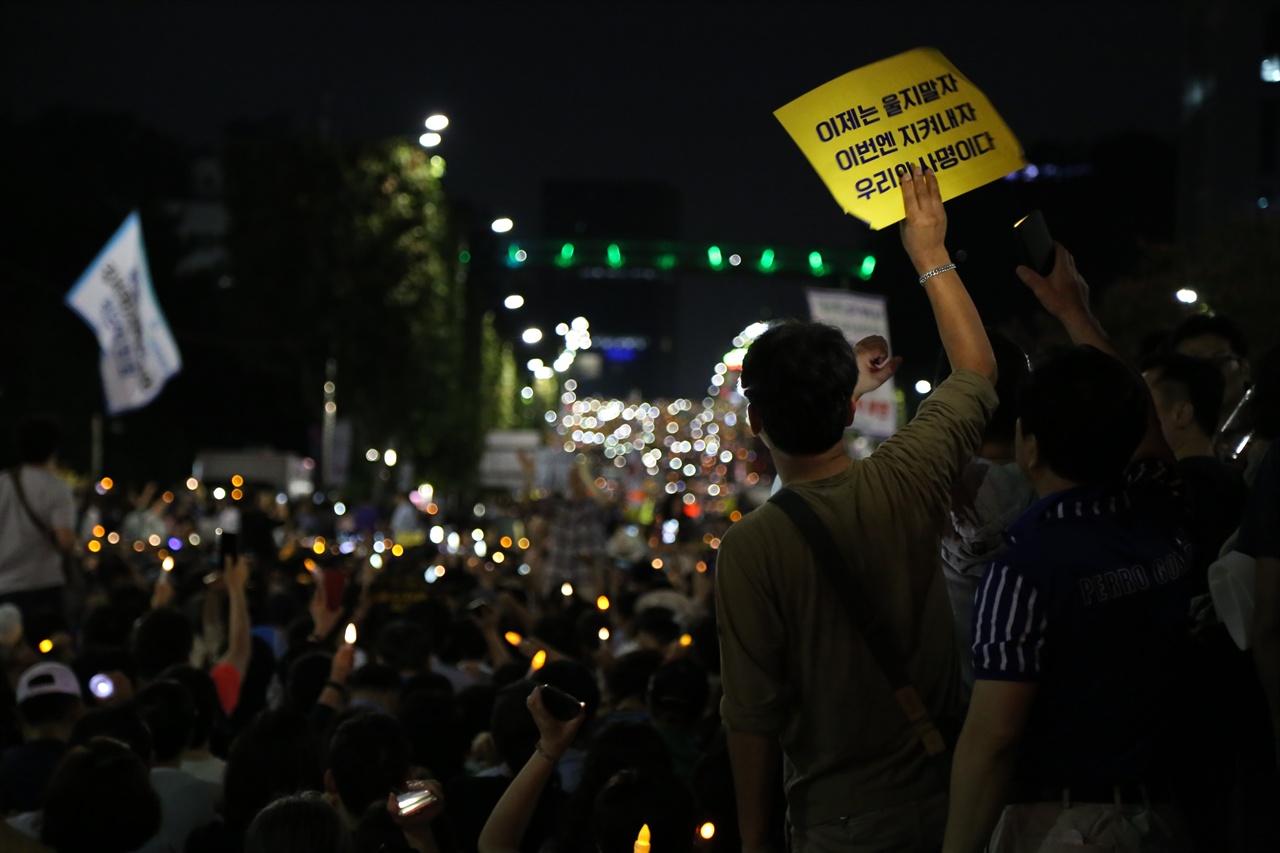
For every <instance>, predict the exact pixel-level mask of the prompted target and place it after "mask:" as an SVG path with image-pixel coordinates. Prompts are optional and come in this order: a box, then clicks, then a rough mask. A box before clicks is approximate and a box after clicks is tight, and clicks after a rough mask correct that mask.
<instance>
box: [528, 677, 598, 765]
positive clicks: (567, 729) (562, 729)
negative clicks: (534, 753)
mask: <svg viewBox="0 0 1280 853" xmlns="http://www.w3.org/2000/svg"><path fill="white" fill-rule="evenodd" d="M525 704H526V705H528V707H529V713H531V714H533V721H534V722H535V723H537V725H538V732H539V734H540V735H541V737H539V738H538V740H539V742H540V743H541V744H542V748H543V750H545V751H546V753H547V755H549V756H550V757H552V758H559V757H560V756H562V755H564V752H565V750H566V749H568V748H569V746H570V745H571V744H572V743H573V739H574V737H575V736H576V735H577V734H578V729H579V728H580V727H581V726H582V721H583V720H584V719H585V718H586V714H585V713H583V712H581V711H580V712H578V716H576V717H574V718H573V719H572V720H569V721H568V722H565V721H563V720H558V719H556V718H555V717H553V716H551V712H550V711H548V710H547V706H546V705H543V704H542V687H541V686H538V687H535V688H533V692H531V693H530V694H529V698H528V699H527V700H526V701H525Z"/></svg>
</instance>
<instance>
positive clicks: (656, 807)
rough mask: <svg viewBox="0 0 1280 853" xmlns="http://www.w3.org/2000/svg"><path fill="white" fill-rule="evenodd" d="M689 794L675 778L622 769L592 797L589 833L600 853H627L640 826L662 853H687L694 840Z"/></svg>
mask: <svg viewBox="0 0 1280 853" xmlns="http://www.w3.org/2000/svg"><path fill="white" fill-rule="evenodd" d="M696 824H697V805H696V804H695V803H694V800H693V794H691V793H689V789H688V788H686V787H685V785H684V783H683V782H681V781H680V780H679V779H678V778H676V777H675V776H674V775H660V774H646V773H641V772H639V771H637V770H623V771H622V772H621V773H619V774H618V775H616V776H614V777H613V778H612V779H610V780H609V784H608V785H606V786H605V788H604V790H603V791H601V792H600V795H599V796H598V797H596V803H595V814H594V815H593V816H592V820H591V831H592V834H593V835H594V837H595V842H596V848H597V849H598V850H599V851H600V853H631V851H632V850H634V847H635V842H636V836H637V835H638V834H639V833H640V828H641V827H642V826H646V825H647V826H648V827H649V839H650V841H649V843H650V845H651V846H652V849H654V850H661V851H663V853H668V851H669V853H689V851H691V850H692V849H693V843H694V839H695V837H696V835H697V825H696Z"/></svg>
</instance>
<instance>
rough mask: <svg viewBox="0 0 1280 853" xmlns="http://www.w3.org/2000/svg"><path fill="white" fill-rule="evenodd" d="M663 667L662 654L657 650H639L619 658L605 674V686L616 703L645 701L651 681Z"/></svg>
mask: <svg viewBox="0 0 1280 853" xmlns="http://www.w3.org/2000/svg"><path fill="white" fill-rule="evenodd" d="M661 665H662V652H660V651H658V650H656V649H639V650H637V651H634V652H629V653H627V654H625V655H623V656H622V657H620V658H618V659H617V660H615V661H614V662H613V665H612V666H610V667H609V668H608V669H606V670H605V672H604V686H605V689H606V690H608V691H609V697H610V698H611V699H612V700H613V701H614V702H620V701H622V700H623V699H644V698H645V696H646V695H647V692H648V690H649V679H650V678H652V677H653V673H654V671H655V670H657V668H658V667H659V666H661Z"/></svg>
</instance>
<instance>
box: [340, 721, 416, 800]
mask: <svg viewBox="0 0 1280 853" xmlns="http://www.w3.org/2000/svg"><path fill="white" fill-rule="evenodd" d="M329 770H330V772H331V773H333V784H334V787H336V788H337V789H338V796H339V797H340V798H341V799H342V805H343V806H344V807H345V808H346V810H347V812H348V813H349V814H352V815H360V814H363V813H364V810H365V809H366V808H368V807H369V805H370V804H371V803H375V802H381V801H385V800H386V799H387V794H389V793H390V792H391V791H392V790H394V789H395V788H397V787H399V786H401V785H403V784H404V782H405V780H406V779H407V778H408V776H409V741H408V739H407V738H406V737H405V735H404V731H403V730H402V729H401V728H400V723H398V722H397V721H396V719H395V717H392V716H390V715H388V714H378V713H363V714H358V715H356V716H354V717H352V718H351V719H349V720H347V721H346V722H344V723H343V724H342V725H340V726H338V730H337V731H336V732H334V735H333V741H332V742H331V743H330V744H329Z"/></svg>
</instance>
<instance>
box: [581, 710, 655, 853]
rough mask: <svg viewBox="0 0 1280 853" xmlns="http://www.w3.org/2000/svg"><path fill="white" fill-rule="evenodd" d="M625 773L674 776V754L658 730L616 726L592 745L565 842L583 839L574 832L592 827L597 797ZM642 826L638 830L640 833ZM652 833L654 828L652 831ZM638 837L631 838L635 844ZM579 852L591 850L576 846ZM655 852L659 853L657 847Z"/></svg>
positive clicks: (643, 724) (645, 724)
mask: <svg viewBox="0 0 1280 853" xmlns="http://www.w3.org/2000/svg"><path fill="white" fill-rule="evenodd" d="M624 770H639V771H641V772H642V773H644V774H645V775H646V776H656V777H660V778H669V777H671V776H672V775H673V774H674V772H675V771H674V764H673V762H672V760H671V750H670V749H669V748H668V746H667V742H666V741H665V740H663V738H662V735H660V734H658V730H657V729H655V728H654V727H653V726H651V725H648V724H647V723H630V722H626V723H614V724H613V725H611V726H608V727H607V728H605V729H604V730H603V731H601V732H600V733H599V734H597V735H596V737H595V739H594V740H593V741H592V743H591V749H589V750H588V751H587V758H586V761H585V762H583V765H582V780H581V781H580V782H579V783H578V790H576V791H574V792H573V794H572V796H571V797H570V799H569V806H568V811H567V819H566V820H565V821H564V823H563V830H562V841H563V842H565V844H566V845H573V839H574V838H575V837H576V836H578V835H580V834H581V833H579V832H577V831H576V830H575V829H574V828H576V827H588V826H592V825H593V820H592V818H593V815H594V813H595V804H596V797H597V796H598V795H599V794H600V792H601V791H602V790H604V787H605V785H607V784H608V783H609V780H610V779H612V778H613V777H614V776H616V775H618V774H619V773H621V772H622V771H624ZM639 829H640V827H639V826H637V827H636V830H637V831H638V830H639ZM650 830H652V826H651V827H650ZM635 839H636V834H635V833H634V832H633V833H632V834H631V841H633V842H634V841H635ZM573 846H574V847H575V848H576V849H579V850H584V849H592V850H594V849H595V848H594V847H584V846H583V845H573ZM654 849H655V850H657V849H659V848H657V847H655V848H654Z"/></svg>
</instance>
